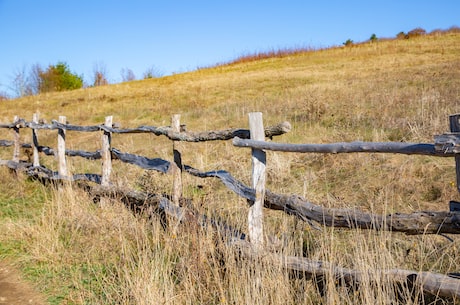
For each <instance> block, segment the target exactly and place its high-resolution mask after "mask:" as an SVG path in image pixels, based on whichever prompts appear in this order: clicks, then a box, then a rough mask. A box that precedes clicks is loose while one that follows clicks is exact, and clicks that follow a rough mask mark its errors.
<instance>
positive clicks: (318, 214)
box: [185, 166, 460, 234]
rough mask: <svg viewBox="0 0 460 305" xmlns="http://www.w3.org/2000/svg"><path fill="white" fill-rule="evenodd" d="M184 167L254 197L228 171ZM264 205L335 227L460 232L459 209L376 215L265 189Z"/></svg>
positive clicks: (251, 190) (437, 232) (245, 195)
mask: <svg viewBox="0 0 460 305" xmlns="http://www.w3.org/2000/svg"><path fill="white" fill-rule="evenodd" d="M185 170H186V171H187V172H188V173H189V174H191V175H194V176H197V177H202V178H207V177H215V178H219V179H220V180H221V181H222V183H224V184H225V186H227V188H229V189H230V190H232V191H233V192H235V193H236V194H238V195H239V196H241V197H243V198H246V199H248V200H250V201H254V200H255V190H254V189H253V188H250V187H248V186H247V185H245V184H244V183H242V182H241V181H238V180H237V179H235V178H234V177H233V176H232V175H231V174H230V173H228V172H226V171H223V170H219V171H209V172H200V171H198V170H196V169H194V168H192V167H190V166H185ZM264 207H266V208H269V209H272V210H279V211H283V212H285V213H287V214H290V215H295V216H297V217H298V218H300V219H302V220H304V221H306V222H309V223H310V222H311V221H314V222H316V223H319V224H321V225H325V226H333V227H337V228H361V229H369V230H380V231H381V230H386V231H393V232H403V233H406V234H441V233H452V234H460V212H456V211H450V212H449V211H440V212H438V211H421V212H414V213H407V214H404V213H394V214H389V215H377V214H372V213H366V212H362V211H359V210H357V209H334V208H325V207H322V206H320V205H315V204H313V203H311V202H309V201H307V200H305V199H303V198H301V197H299V196H296V195H280V194H275V193H272V192H270V191H269V190H266V191H265V201H264Z"/></svg>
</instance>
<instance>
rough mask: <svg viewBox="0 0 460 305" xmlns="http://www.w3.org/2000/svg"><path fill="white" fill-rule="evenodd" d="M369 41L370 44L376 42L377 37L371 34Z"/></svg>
mask: <svg viewBox="0 0 460 305" xmlns="http://www.w3.org/2000/svg"><path fill="white" fill-rule="evenodd" d="M369 40H370V41H371V42H376V41H377V40H378V38H377V35H375V34H372V35H371V38H369Z"/></svg>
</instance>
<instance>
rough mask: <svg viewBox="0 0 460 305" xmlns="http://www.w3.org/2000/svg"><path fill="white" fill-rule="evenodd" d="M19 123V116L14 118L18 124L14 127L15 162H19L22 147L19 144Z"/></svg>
mask: <svg viewBox="0 0 460 305" xmlns="http://www.w3.org/2000/svg"><path fill="white" fill-rule="evenodd" d="M18 121H19V116H17V115H16V116H14V123H15V124H16V125H15V126H14V127H13V132H14V147H13V159H12V160H13V162H19V153H20V147H21V143H19V127H18V126H17V124H18Z"/></svg>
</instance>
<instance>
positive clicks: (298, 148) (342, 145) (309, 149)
mask: <svg viewBox="0 0 460 305" xmlns="http://www.w3.org/2000/svg"><path fill="white" fill-rule="evenodd" d="M233 145H235V146H237V147H250V148H257V149H264V150H273V151H284V152H298V153H331V154H338V153H356V152H366V153H371V152H374V153H392V154H405V155H428V156H438V157H453V156H454V153H452V152H449V151H440V150H436V149H435V145H434V144H428V143H402V142H339V143H330V144H285V143H275V142H262V141H254V140H248V139H241V138H234V139H233Z"/></svg>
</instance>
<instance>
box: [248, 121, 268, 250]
mask: <svg viewBox="0 0 460 305" xmlns="http://www.w3.org/2000/svg"><path fill="white" fill-rule="evenodd" d="M249 130H250V133H251V140H256V141H264V140H265V131H264V125H263V122H262V113H261V112H251V113H249ZM265 165H266V154H265V151H263V150H261V149H254V148H253V149H252V187H253V188H254V189H255V191H256V193H255V196H256V197H255V201H254V202H251V203H252V204H251V206H250V207H249V213H248V226H249V228H248V231H249V239H250V241H251V243H252V244H253V245H254V246H255V247H256V248H261V247H263V243H264V236H263V204H264V197H265Z"/></svg>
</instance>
